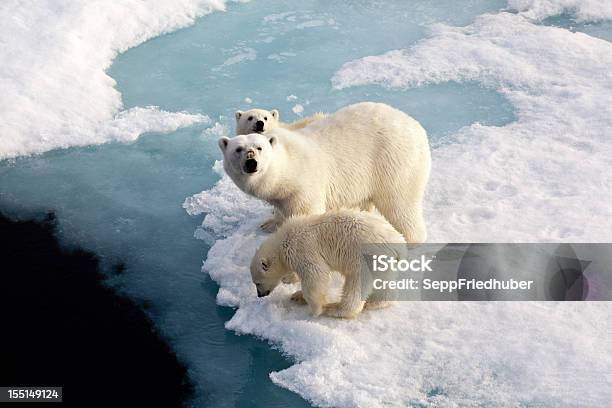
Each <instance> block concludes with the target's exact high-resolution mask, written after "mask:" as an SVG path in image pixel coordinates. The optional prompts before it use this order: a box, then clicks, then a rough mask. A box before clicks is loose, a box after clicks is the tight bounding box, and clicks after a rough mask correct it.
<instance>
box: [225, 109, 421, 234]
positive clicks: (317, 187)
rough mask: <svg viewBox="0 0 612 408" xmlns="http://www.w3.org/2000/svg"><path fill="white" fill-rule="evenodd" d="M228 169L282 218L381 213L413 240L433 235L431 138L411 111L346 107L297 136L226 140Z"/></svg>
mask: <svg viewBox="0 0 612 408" xmlns="http://www.w3.org/2000/svg"><path fill="white" fill-rule="evenodd" d="M219 147H220V148H221V151H222V152H223V165H224V168H225V172H226V173H227V174H228V175H229V176H230V178H231V179H232V180H233V181H234V183H236V185H237V186H238V187H239V188H240V189H241V190H242V191H244V192H246V193H247V194H250V195H252V196H255V197H257V198H260V199H262V200H265V201H267V202H268V203H270V204H272V205H273V206H274V209H275V211H274V212H275V218H274V219H272V220H268V221H266V222H265V223H264V224H263V225H262V227H263V228H264V229H266V230H274V229H275V228H276V227H278V225H279V224H281V223H282V220H283V218H288V217H291V216H294V215H300V214H302V215H306V214H322V213H324V212H325V211H327V210H333V209H339V208H362V209H365V208H369V207H370V206H371V205H372V204H373V205H374V206H375V207H376V209H377V210H378V211H379V212H380V213H381V214H382V215H383V216H384V217H385V218H386V219H387V220H388V221H389V222H390V223H391V225H393V227H395V229H397V230H398V231H399V232H401V233H402V234H403V235H404V238H405V239H406V241H407V242H411V243H420V242H424V241H425V240H426V238H427V232H426V228H425V221H424V219H423V196H424V192H425V187H426V184H427V180H428V178H429V172H430V167H431V157H430V151H429V143H428V141H427V134H426V133H425V130H424V129H423V127H421V125H420V124H419V123H418V122H417V121H416V120H414V119H413V118H411V117H410V116H408V115H406V114H405V113H403V112H401V111H399V110H397V109H394V108H392V107H391V106H388V105H385V104H382V103H373V102H362V103H358V104H355V105H350V106H347V107H345V108H342V109H340V110H339V111H337V112H336V113H334V114H332V115H329V116H328V117H326V118H324V119H320V120H318V121H316V122H313V123H311V124H310V125H308V126H306V127H305V128H303V129H301V130H300V131H299V132H298V131H291V130H288V129H282V128H274V129H270V130H268V131H267V132H266V133H265V134H258V133H251V134H248V135H240V136H235V137H233V138H231V139H230V138H227V137H222V138H221V139H219Z"/></svg>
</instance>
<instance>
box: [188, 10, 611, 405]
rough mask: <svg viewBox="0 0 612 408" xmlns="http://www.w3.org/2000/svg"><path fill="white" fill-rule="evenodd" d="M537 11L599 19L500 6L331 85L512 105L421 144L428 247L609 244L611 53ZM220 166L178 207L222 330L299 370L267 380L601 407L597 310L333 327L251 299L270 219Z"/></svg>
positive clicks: (483, 401)
mask: <svg viewBox="0 0 612 408" xmlns="http://www.w3.org/2000/svg"><path fill="white" fill-rule="evenodd" d="M546 4H553V5H555V4H556V5H560V4H561V5H562V7H561V6H559V7H561V8H557V9H554V10H560V11H574V12H576V13H577V15H578V16H579V17H580V16H582V17H580V18H590V19H595V17H597V16H593V15H590V14H589V13H590V11H588V10H593V8H587V7H586V6H585V7H583V8H580V7H578V8H577V7H573V6H572V3H569V2H565V3H561V2H543V1H542V2H536V1H533V2H529V3H527V2H523V3H521V4H519V2H511V4H510V5H509V6H510V8H511V7H515V8H516V9H518V10H520V11H521V12H520V13H517V14H512V13H507V12H500V13H498V14H485V15H481V16H480V17H478V18H477V19H476V20H475V21H474V22H473V23H472V24H470V25H467V26H466V27H459V28H458V27H450V26H446V25H436V26H434V27H432V28H431V35H430V37H429V38H427V39H424V40H422V41H420V42H419V43H417V44H416V45H415V46H413V47H411V48H409V49H405V50H396V51H390V52H388V53H386V54H383V55H381V56H372V57H365V58H362V59H359V60H356V61H351V62H348V63H346V64H345V65H344V66H342V67H341V68H340V69H339V70H338V71H337V72H336V74H335V75H334V77H333V78H332V84H333V86H334V87H335V88H336V89H343V88H348V87H355V86H360V85H369V84H378V85H381V86H384V87H388V88H399V89H406V88H410V87H418V86H422V85H427V84H435V83H442V82H448V81H455V82H468V81H476V82H478V83H480V84H481V85H482V86H484V87H487V88H490V89H494V90H496V91H497V92H499V93H501V94H502V95H504V96H505V97H506V98H507V99H508V100H509V101H510V103H511V104H512V105H513V106H514V108H515V110H516V117H517V119H516V121H514V122H512V123H510V124H507V125H505V126H485V125H481V124H478V123H475V124H473V125H471V126H468V127H465V128H463V129H461V130H460V131H459V132H457V133H456V134H454V135H452V136H451V137H449V138H447V139H446V140H444V141H443V142H441V143H437V144H435V145H434V146H433V149H432V153H433V158H434V166H433V171H432V179H431V183H430V186H429V190H428V194H427V202H426V209H427V214H426V215H427V220H428V224H429V228H430V240H431V241H432V242H466V241H473V242H533V241H554V242H577V241H580V242H598V241H603V242H609V241H610V239H611V238H612V234H611V231H612V228H611V227H612V217H611V216H612V214H611V209H610V205H609V203H610V202H611V199H612V186H611V185H610V180H609V177H608V173H609V168H610V165H612V159H610V158H611V157H612V154H611V153H612V142H611V141H610V139H609V135H608V134H607V133H609V129H611V128H612V75H611V71H610V69H609V67H610V66H612V44H610V43H608V42H606V41H603V40H600V39H596V38H593V37H590V36H588V35H585V34H582V33H571V32H569V31H567V30H564V29H560V28H554V27H547V26H543V25H536V24H534V19H535V20H541V19H543V18H545V17H546V15H550V13H556V12H559V11H554V10H553V11H546V10H551V9H546V7H545V5H546ZM584 4H588V2H585V3H584ZM581 13H582V14H581ZM587 16H588V17H587ZM279 18H280V17H279ZM283 18H284V17H283ZM215 169H216V171H217V172H218V173H219V175H221V176H222V177H221V179H220V180H219V182H218V183H217V184H216V185H215V186H214V187H213V188H212V189H210V190H208V191H204V192H202V193H200V194H198V195H196V196H194V197H191V198H189V199H187V200H186V202H185V204H184V206H185V208H186V209H187V211H188V212H189V213H190V214H200V213H203V214H205V218H204V222H203V224H202V227H201V229H199V230H198V232H197V233H196V235H197V236H199V237H202V238H205V239H207V240H209V242H212V243H213V245H212V247H211V249H210V251H209V253H208V256H207V259H206V261H205V263H204V266H203V270H204V271H205V272H206V273H208V274H209V275H210V276H211V278H212V279H213V280H215V281H216V282H217V283H218V284H219V286H220V288H219V293H218V295H217V301H218V303H219V304H221V305H226V306H234V307H237V311H236V313H235V315H234V316H233V317H232V318H231V320H229V321H228V322H227V324H226V327H227V328H228V329H230V330H234V331H236V332H237V333H241V334H251V335H255V336H258V337H260V338H263V339H266V340H268V341H270V342H271V343H272V344H274V345H275V346H276V347H278V348H279V349H280V350H282V351H283V352H284V353H286V354H287V355H288V356H290V357H291V358H293V359H294V361H295V364H294V365H292V366H291V367H289V368H287V369H285V370H282V371H278V372H273V373H271V375H270V377H271V379H272V381H274V382H275V383H276V384H278V385H280V386H282V387H285V388H287V389H289V390H292V391H294V392H296V393H299V394H300V395H302V396H303V397H304V398H306V399H308V400H309V401H311V402H312V403H314V404H315V405H319V406H334V407H356V406H359V407H382V406H393V407H403V406H444V407H447V406H541V407H558V406H565V407H571V406H605V405H607V404H608V402H609V401H610V399H611V398H612V387H611V386H610V384H612V355H611V354H610V353H609V350H610V349H612V337H611V336H610V333H612V321H611V320H610V315H611V313H612V306H611V305H610V304H609V303H606V302H589V303H573V302H566V303H557V302H547V303H535V302H531V303H521V302H513V303H502V304H500V303H467V302H465V303H450V302H449V303H443V302H401V303H398V304H397V305H395V306H394V307H392V308H389V309H385V310H378V311H369V312H368V311H366V312H364V313H363V314H361V315H360V316H359V317H358V318H357V319H355V320H337V319H331V318H316V319H314V318H311V317H310V316H309V314H308V311H307V309H306V307H304V306H298V305H295V304H291V303H290V301H289V300H288V299H287V297H288V295H289V294H290V293H291V292H292V291H293V290H295V289H296V288H295V287H290V286H281V287H279V288H277V289H276V290H275V291H274V292H273V293H272V294H271V295H270V296H269V297H266V298H257V297H256V293H255V288H254V286H253V285H252V284H251V281H250V276H249V272H248V265H249V262H250V259H251V257H252V255H253V253H254V251H255V249H256V248H257V247H258V245H259V244H260V243H261V241H262V240H263V239H264V238H265V234H263V233H262V232H261V231H259V230H258V225H259V224H260V223H261V222H262V221H263V220H264V219H265V218H267V217H269V216H270V208H269V207H268V206H267V205H265V204H263V203H262V202H261V201H259V200H256V199H254V198H250V197H247V196H246V195H245V194H243V193H242V192H240V191H239V190H238V189H237V188H236V187H235V185H234V184H233V183H232V182H231V180H230V179H229V178H228V177H227V176H225V175H223V171H222V167H221V164H220V163H219V162H217V164H216V165H215Z"/></svg>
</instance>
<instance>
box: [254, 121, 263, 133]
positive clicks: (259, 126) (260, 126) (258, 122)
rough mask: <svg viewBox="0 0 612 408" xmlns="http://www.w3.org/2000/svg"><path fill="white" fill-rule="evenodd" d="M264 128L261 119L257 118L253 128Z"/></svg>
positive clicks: (261, 129) (258, 129)
mask: <svg viewBox="0 0 612 408" xmlns="http://www.w3.org/2000/svg"><path fill="white" fill-rule="evenodd" d="M263 129H264V123H263V121H262V120H258V121H257V122H255V130H256V131H257V132H261V131H263Z"/></svg>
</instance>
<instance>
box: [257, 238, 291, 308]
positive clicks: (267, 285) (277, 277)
mask: <svg viewBox="0 0 612 408" xmlns="http://www.w3.org/2000/svg"><path fill="white" fill-rule="evenodd" d="M251 279H252V280H253V283H254V284H255V288H256V289H257V297H264V296H268V295H269V294H270V292H272V290H273V289H274V288H275V287H277V286H278V284H279V283H281V282H283V283H296V282H297V281H299V278H298V276H297V274H296V273H295V272H292V271H289V270H288V269H287V267H286V266H285V264H284V263H283V262H282V261H281V259H280V257H279V251H278V243H277V242H276V236H274V235H273V236H272V237H270V238H268V239H267V240H265V241H264V243H263V244H261V246H260V247H259V249H258V250H257V252H255V256H253V259H252V260H251Z"/></svg>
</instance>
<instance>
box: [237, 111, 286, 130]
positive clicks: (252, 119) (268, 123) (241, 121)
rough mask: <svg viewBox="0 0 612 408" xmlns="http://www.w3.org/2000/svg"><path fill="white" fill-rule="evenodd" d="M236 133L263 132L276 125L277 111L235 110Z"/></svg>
mask: <svg viewBox="0 0 612 408" xmlns="http://www.w3.org/2000/svg"><path fill="white" fill-rule="evenodd" d="M235 116H236V134H237V135H246V134H249V133H263V132H265V131H266V130H269V129H272V128H275V127H278V111H277V110H276V109H274V110H272V111H267V110H264V109H251V110H248V111H246V112H243V111H236V114H235Z"/></svg>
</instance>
